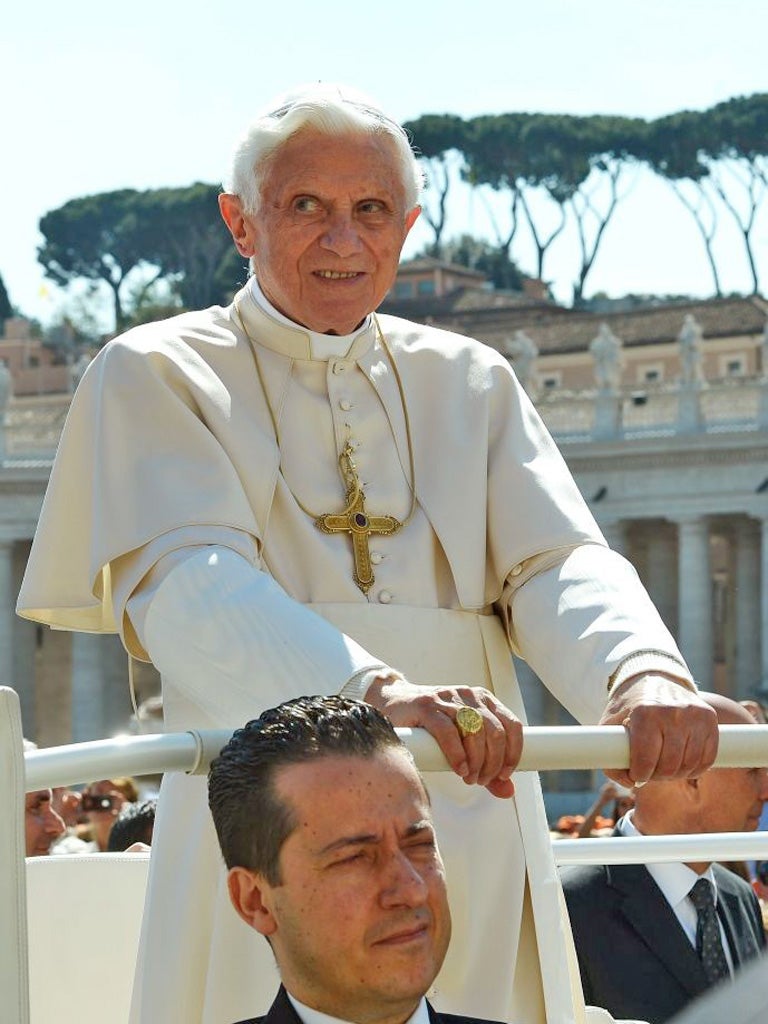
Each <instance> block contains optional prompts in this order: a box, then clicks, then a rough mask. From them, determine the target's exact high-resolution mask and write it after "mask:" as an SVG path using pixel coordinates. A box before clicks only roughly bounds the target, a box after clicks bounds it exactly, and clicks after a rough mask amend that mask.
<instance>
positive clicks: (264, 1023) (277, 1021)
mask: <svg viewBox="0 0 768 1024" xmlns="http://www.w3.org/2000/svg"><path fill="white" fill-rule="evenodd" d="M253 1021H254V1022H258V1024H302V1021H301V1018H300V1017H299V1015H298V1014H297V1013H296V1011H295V1010H294V1008H293V1005H292V1004H291V1001H290V999H289V998H288V994H287V993H286V991H285V989H284V988H283V986H282V985H281V986H280V988H279V990H278V993H277V995H276V996H275V1001H274V1003H272V1005H271V1006H270V1008H269V1011H268V1012H267V1015H266V1016H265V1017H261V1018H258V1017H254V1018H253ZM242 1024H252V1022H251V1021H243V1022H242Z"/></svg>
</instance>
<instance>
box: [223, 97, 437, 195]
mask: <svg viewBox="0 0 768 1024" xmlns="http://www.w3.org/2000/svg"><path fill="white" fill-rule="evenodd" d="M303 128H312V129H314V130H315V131H317V132H321V133H322V134H324V135H350V134H353V135H354V134H357V135H382V136H385V137H388V138H390V139H391V140H392V142H393V143H394V146H395V152H396V154H397V158H398V162H399V164H400V171H401V179H402V183H403V188H404V190H405V203H406V209H408V210H411V209H413V207H414V206H416V205H417V203H418V201H419V194H420V192H421V189H422V188H423V185H424V175H423V174H422V171H421V168H420V167H419V165H418V163H417V161H416V157H415V155H414V153H413V150H412V149H411V143H410V140H409V138H408V135H407V134H406V132H405V130H404V129H403V128H402V127H401V126H400V125H399V124H398V123H397V122H396V121H393V120H392V119H391V118H389V117H387V115H386V114H385V113H384V112H383V111H382V110H380V109H379V108H378V107H377V106H376V104H375V103H374V102H373V101H371V100H369V99H368V97H366V96H364V95H363V94H362V93H359V92H357V91H356V90H353V89H350V88H348V87H347V86H342V85H334V84H329V83H317V84H314V85H308V86H303V87H301V88H300V89H296V90H293V91H291V92H290V93H285V94H284V95H282V96H280V97H279V98H278V99H276V100H275V101H274V102H273V103H271V104H270V105H269V108H268V110H265V111H264V112H262V113H261V114H260V115H259V116H258V117H257V118H256V120H255V121H254V122H253V124H251V126H250V128H249V129H248V131H247V132H246V133H245V135H244V136H243V138H242V139H241V140H240V142H239V143H238V145H237V147H236V148H235V152H234V154H233V157H232V162H231V166H230V170H229V174H228V175H227V176H226V177H225V179H224V188H225V189H226V191H227V192H232V193H234V194H235V195H237V196H239V197H240V200H241V202H242V204H243V208H244V210H245V212H246V213H248V214H251V215H253V214H255V213H257V212H258V209H259V205H260V203H261V186H262V183H263V181H264V176H265V174H266V172H267V169H268V166H269V161H270V158H271V157H273V156H274V154H275V152H276V151H277V150H278V149H279V148H280V146H282V145H284V144H285V143H286V142H287V141H288V139H290V138H291V136H292V135H295V134H296V132H298V131H301V130H302V129H303Z"/></svg>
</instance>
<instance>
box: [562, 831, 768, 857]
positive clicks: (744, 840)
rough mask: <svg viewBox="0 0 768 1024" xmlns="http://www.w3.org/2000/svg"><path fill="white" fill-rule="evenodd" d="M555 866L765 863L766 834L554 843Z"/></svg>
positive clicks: (648, 837)
mask: <svg viewBox="0 0 768 1024" xmlns="http://www.w3.org/2000/svg"><path fill="white" fill-rule="evenodd" d="M552 852H553V853H554V857H555V861H556V863H557V864H665V863H668V862H672V861H683V862H686V861H687V862H688V863H696V862H697V861H698V862H702V863H703V862H704V861H713V860H768V832H709V833H703V834H700V835H699V834H693V833H691V834H690V835H685V836H620V837H619V836H604V837H602V838H600V839H555V840H553V842H552Z"/></svg>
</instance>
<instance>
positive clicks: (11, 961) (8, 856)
mask: <svg viewBox="0 0 768 1024" xmlns="http://www.w3.org/2000/svg"><path fill="white" fill-rule="evenodd" d="M398 733H399V734H400V736H401V738H402V739H403V740H404V742H405V743H406V744H407V746H408V748H409V749H410V750H411V752H412V753H413V755H414V757H415V759H416V762H417V764H418V765H419V767H420V768H421V769H422V770H424V771H440V770H447V767H448V766H447V763H446V761H445V759H444V758H443V756H442V753H441V752H440V749H439V747H438V746H437V744H436V742H435V741H434V739H433V738H432V737H431V736H430V735H429V734H427V733H426V732H424V731H423V730H420V729H399V730H398ZM230 735H231V732H230V731H228V730H200V731H190V732H187V733H174V734H168V735H148V736H136V737H125V738H119V739H112V740H100V741H96V742H90V743H78V744H72V745H69V746H63V747H51V748H48V749H45V750H35V751H30V752H27V753H25V754H24V755H23V761H24V772H23V773H22V772H21V771H20V770H16V771H15V772H14V771H13V770H10V769H11V768H12V766H13V764H14V763H16V764H17V766H20V765H21V756H22V755H21V717H20V710H19V701H18V697H17V695H16V693H15V692H14V691H13V690H10V689H9V688H7V687H0V759H2V760H1V761H0V763H2V764H3V765H4V766H5V768H7V769H9V770H8V771H7V772H5V771H4V772H3V776H4V777H3V780H2V786H0V811H3V812H4V813H3V820H4V821H6V822H8V821H11V822H13V821H14V820H15V821H16V824H17V826H20V825H21V824H22V823H23V814H24V790H25V789H26V791H27V792H29V791H32V790H36V789H42V788H47V787H49V786H62V785H71V784H74V783H79V782H90V781H92V780H93V779H98V778H109V777H114V776H116V775H143V774H158V773H161V772H165V771H184V772H189V773H193V774H203V773H205V772H207V770H208V766H209V764H210V761H211V760H212V758H213V757H215V756H216V755H217V754H218V752H219V750H220V749H221V747H222V746H223V744H224V743H226V741H227V740H228V739H229V736H230ZM628 760H629V741H628V737H627V733H626V731H625V730H624V729H623V728H622V727H619V726H617V727H605V726H603V727H579V726H555V727H541V726H538V727H537V726H533V727H526V728H525V729H524V749H523V755H522V758H521V762H520V765H519V767H518V770H519V771H532V770H544V769H550V770H551V769H558V770H559V769H594V768H606V767H607V768H611V767H613V768H622V767H626V766H627V764H628ZM716 764H717V765H718V766H720V767H726V766H731V767H739V766H740V767H751V766H754V765H760V764H763V765H766V764H768V726H758V725H755V726H751V727H749V728H745V727H744V726H721V727H720V748H719V752H718V757H717V761H716ZM21 836H23V830H22V831H21ZM12 839H13V841H12ZM553 851H554V855H555V859H556V861H557V862H558V863H566V862H571V863H573V862H579V863H637V862H659V861H672V860H680V861H694V860H714V859H764V858H765V859H768V833H760V834H744V833H727V834H723V833H719V834H716V835H705V836H672V837H669V836H657V837H645V836H644V837H637V838H635V837H631V838H630V837H626V838H622V839H611V838H608V839H579V840H557V841H556V842H554V843H553ZM0 883H3V887H2V888H1V889H0V892H2V896H3V903H4V905H3V908H2V912H0V991H2V992H3V993H4V1002H5V1005H7V1006H8V1005H14V1006H18V1007H19V1010H18V1013H17V1015H16V1017H15V1019H14V1024H28V1020H29V1016H28V995H27V989H26V986H27V984H28V983H27V964H26V942H27V932H26V915H25V911H24V906H25V891H26V889H25V886H26V879H25V870H24V858H23V846H21V844H20V831H19V828H18V827H17V828H15V829H14V828H11V829H4V830H0ZM6 901H7V902H6ZM11 906H15V908H16V910H15V912H14V913H8V908H9V907H11ZM9 951H11V952H10V953H9ZM14 951H15V952H14Z"/></svg>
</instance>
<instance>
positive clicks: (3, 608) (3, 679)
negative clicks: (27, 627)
mask: <svg viewBox="0 0 768 1024" xmlns="http://www.w3.org/2000/svg"><path fill="white" fill-rule="evenodd" d="M15 603H16V602H15V594H14V586H13V541H9V540H0V686H12V687H13V688H14V689H17V688H18V687H17V685H16V680H15V679H14V678H13V619H14V606H15Z"/></svg>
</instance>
